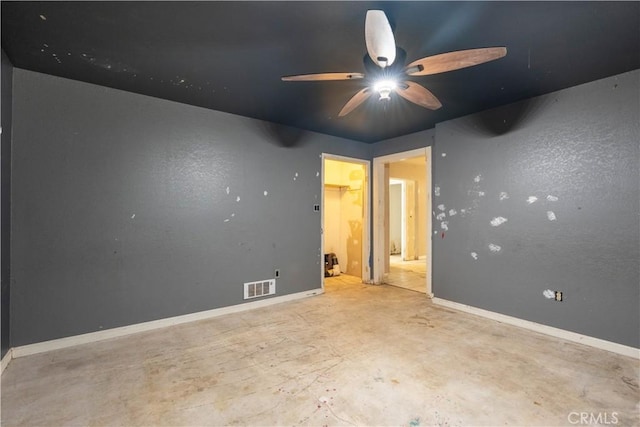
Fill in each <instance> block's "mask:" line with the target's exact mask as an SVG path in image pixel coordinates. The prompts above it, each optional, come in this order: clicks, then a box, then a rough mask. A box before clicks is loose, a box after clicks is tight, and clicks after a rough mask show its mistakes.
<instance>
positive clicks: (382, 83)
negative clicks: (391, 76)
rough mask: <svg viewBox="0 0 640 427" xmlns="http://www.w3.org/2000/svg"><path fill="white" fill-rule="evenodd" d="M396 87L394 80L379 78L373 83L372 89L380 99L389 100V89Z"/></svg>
mask: <svg viewBox="0 0 640 427" xmlns="http://www.w3.org/2000/svg"><path fill="white" fill-rule="evenodd" d="M396 87H397V83H396V82H395V81H394V80H379V81H377V82H376V83H375V84H374V85H373V90H375V91H376V92H378V94H379V95H380V99H381V100H383V99H384V100H389V99H391V98H390V95H391V91H392V90H394V89H395V88H396Z"/></svg>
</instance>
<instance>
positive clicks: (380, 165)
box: [373, 147, 432, 297]
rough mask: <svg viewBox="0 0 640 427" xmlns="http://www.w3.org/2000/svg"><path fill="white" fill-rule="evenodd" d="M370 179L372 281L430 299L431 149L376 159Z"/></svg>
mask: <svg viewBox="0 0 640 427" xmlns="http://www.w3.org/2000/svg"><path fill="white" fill-rule="evenodd" d="M373 175H374V176H373V179H374V185H373V193H374V194H373V197H374V202H375V206H376V212H375V215H374V219H373V221H374V224H373V229H374V245H375V248H374V254H375V259H374V265H373V267H374V268H373V270H374V271H373V281H374V283H380V284H382V283H384V284H391V285H394V286H400V287H403V288H407V289H411V290H414V291H418V292H422V293H426V295H427V296H429V297H431V296H432V291H431V276H432V273H431V259H432V255H431V233H432V231H431V227H432V225H431V215H430V212H431V147H426V148H421V149H418V150H411V151H407V152H403V153H398V154H393V155H389V156H383V157H378V158H375V159H374V160H373Z"/></svg>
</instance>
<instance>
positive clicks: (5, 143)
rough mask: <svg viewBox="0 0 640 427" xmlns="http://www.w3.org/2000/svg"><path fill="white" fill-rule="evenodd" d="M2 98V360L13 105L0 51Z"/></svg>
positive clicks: (8, 68)
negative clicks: (0, 59) (0, 60)
mask: <svg viewBox="0 0 640 427" xmlns="http://www.w3.org/2000/svg"><path fill="white" fill-rule="evenodd" d="M0 74H1V77H2V87H1V90H0V94H1V96H2V100H1V105H0V111H1V114H0V115H1V116H2V152H1V154H0V162H1V166H0V175H2V194H1V201H0V211H1V212H2V213H1V217H2V221H1V222H2V246H1V249H0V251H1V253H2V267H1V270H2V286H1V287H2V289H1V299H2V305H1V308H0V314H1V315H0V317H1V319H0V324H1V329H2V352H1V355H0V357H4V355H5V354H6V353H7V351H8V350H9V348H10V339H9V338H10V324H9V323H10V315H9V313H10V298H11V285H10V283H11V282H10V244H9V240H10V229H11V215H10V213H11V111H12V108H11V101H12V88H11V86H12V80H13V66H12V65H11V62H10V61H9V58H7V56H6V55H5V53H4V50H3V51H2V70H1V73H0Z"/></svg>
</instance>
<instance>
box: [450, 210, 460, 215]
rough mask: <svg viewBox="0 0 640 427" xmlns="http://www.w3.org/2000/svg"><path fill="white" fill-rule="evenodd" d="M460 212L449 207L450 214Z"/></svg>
mask: <svg viewBox="0 0 640 427" xmlns="http://www.w3.org/2000/svg"><path fill="white" fill-rule="evenodd" d="M457 214H458V211H457V210H455V209H449V216H455V215H457Z"/></svg>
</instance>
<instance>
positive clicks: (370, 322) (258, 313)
mask: <svg viewBox="0 0 640 427" xmlns="http://www.w3.org/2000/svg"><path fill="white" fill-rule="evenodd" d="M326 290H327V292H326V293H325V294H324V295H321V296H317V297H312V298H307V299H304V300H299V301H294V302H288V303H282V304H279V305H275V306H271V307H267V308H262V309H256V310H253V311H250V312H245V313H237V314H230V315H226V316H222V317H218V318H215V319H210V320H206V321H200V322H196V323H191V324H184V325H179V326H175V327H171V328H166V329H162V330H157V331H153V332H145V333H140V334H137V335H132V336H129V337H125V338H118V339H112V340H109V341H103V342H99V343H95V344H90V345H82V346H78V347H75V348H69V349H64V350H58V351H53V352H49V353H46V354H39V355H34V356H28V357H24V358H19V359H15V360H13V361H12V362H11V363H10V365H9V366H8V368H7V369H6V371H5V372H4V374H3V376H2V425H3V426H14V425H23V426H38V425H42V426H61V425H91V426H94V425H95V426H97V425H125V426H140V425H145V426H156V425H175V426H178V425H192V426H196V425H198V426H199V425H203V426H204V425H270V426H272V425H318V426H320V425H408V426H413V427H415V426H418V425H422V426H426V425H438V426H454V425H456V426H458V425H465V426H468V425H492V426H494V425H519V426H524V425H526V426H529V425H540V426H542V425H544V426H556V425H575V424H572V421H575V420H578V421H579V418H576V415H573V416H571V415H570V414H571V413H577V414H579V413H582V412H588V413H591V414H593V415H594V416H598V414H601V415H600V421H601V423H602V424H605V423H604V422H603V421H605V420H608V421H609V423H608V424H612V423H611V421H612V420H613V417H614V416H615V420H617V424H618V425H625V426H631V425H639V424H640V416H639V414H638V410H639V405H638V402H639V400H640V394H639V391H638V375H639V372H638V361H637V360H634V359H632V358H628V357H624V356H619V355H616V354H613V353H608V352H606V351H601V350H596V349H593V348H590V347H586V346H582V345H579V344H574V343H571V342H567V341H563V340H560V339H555V338H550V337H548V336H545V335H541V334H538V333H534V332H530V331H526V330H523V329H519V328H516V327H513V326H509V325H505V324H500V323H497V322H494V321H490V320H486V319H483V318H480V317H476V316H473V315H470V314H466V313H461V312H455V311H453V310H449V309H446V308H442V307H438V306H435V305H433V304H432V303H431V302H430V301H429V300H428V299H427V298H426V297H425V296H424V295H421V294H419V293H417V292H413V291H409V290H405V289H401V288H397V287H392V286H370V285H362V284H360V283H358V281H357V280H354V279H353V278H349V277H348V276H339V277H336V278H331V279H327V280H326ZM603 414H606V415H603ZM606 416H608V418H606V419H605V418H603V417H606Z"/></svg>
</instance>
